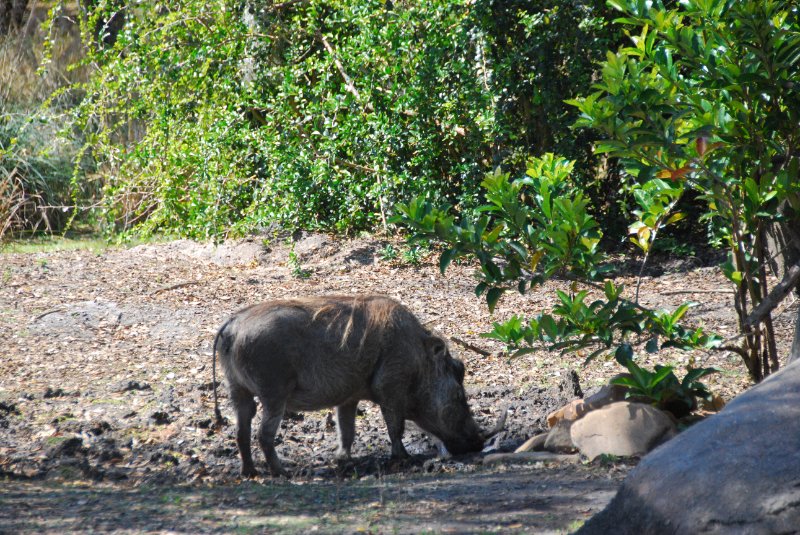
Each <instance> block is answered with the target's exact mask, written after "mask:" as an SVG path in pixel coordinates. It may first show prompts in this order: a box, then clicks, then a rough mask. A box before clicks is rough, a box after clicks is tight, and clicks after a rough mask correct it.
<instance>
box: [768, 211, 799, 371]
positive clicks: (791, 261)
mask: <svg viewBox="0 0 800 535" xmlns="http://www.w3.org/2000/svg"><path fill="white" fill-rule="evenodd" d="M778 210H779V212H780V213H781V214H782V215H783V216H784V217H786V220H784V221H782V222H781V223H776V224H775V225H773V227H772V229H771V230H770V232H769V251H770V255H771V256H772V257H773V261H772V263H771V268H772V270H773V272H774V273H775V275H777V276H778V277H781V276H783V275H784V274H785V273H786V271H787V269H788V268H789V267H791V266H793V265H795V264H797V263H798V262H800V230H799V229H800V215H798V214H797V212H796V211H793V210H792V209H791V208H790V207H789V203H788V202H785V203H783V206H781V207H780V208H779V209H778ZM794 291H795V294H796V295H797V296H799V297H800V283H798V285H797V286H795V288H794ZM796 314H797V317H796V318H795V324H794V342H793V343H792V348H791V350H790V352H789V355H788V358H787V360H786V362H787V363H788V362H792V361H793V360H796V359H800V309H798V311H797V313H796Z"/></svg>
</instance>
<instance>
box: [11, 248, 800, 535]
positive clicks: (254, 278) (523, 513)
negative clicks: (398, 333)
mask: <svg viewBox="0 0 800 535" xmlns="http://www.w3.org/2000/svg"><path fill="white" fill-rule="evenodd" d="M297 238H298V239H297V241H296V242H295V244H294V246H293V250H294V254H290V253H291V251H292V248H290V246H289V245H287V241H286V240H285V239H284V238H280V239H273V240H271V241H270V240H265V239H264V238H262V237H257V238H252V239H249V240H243V241H237V242H230V243H226V244H223V245H221V246H219V247H214V246H212V245H209V244H198V243H194V242H190V241H176V242H169V243H161V244H147V245H139V246H136V247H133V248H128V249H106V250H101V251H89V250H73V251H61V252H37V253H25V254H23V253H13V254H12V253H3V254H1V255H0V277H2V285H0V342H2V344H0V347H2V349H0V357H1V358H0V532H1V533H19V532H37V533H38V532H53V533H56V532H58V533H61V532H65V531H100V532H110V531H116V532H131V533H139V532H187V533H188V532H191V533H195V532H231V531H236V532H247V533H249V532H258V533H262V532H268V533H273V532H288V533H305V532H310V531H317V532H323V533H354V532H364V533H420V532H427V533H478V532H479V533H486V532H502V533H509V532H512V533H513V532H522V533H544V532H552V533H565V532H569V531H572V530H574V529H576V528H577V527H579V526H580V525H581V523H582V522H583V521H585V520H586V519H587V518H589V517H590V516H591V515H592V514H594V513H595V512H597V511H599V510H600V509H602V508H603V507H604V506H605V505H606V503H608V501H609V500H610V499H611V497H612V496H613V494H614V492H615V491H616V489H617V487H618V485H619V483H620V481H621V480H622V479H623V478H624V476H625V474H626V473H627V472H628V471H629V469H630V468H631V467H632V466H633V465H634V464H635V460H622V461H619V460H616V461H609V460H605V461H603V462H600V461H596V462H594V463H591V464H590V463H577V464H575V463H569V462H549V463H541V462H539V463H533V464H515V465H507V464H500V465H484V464H483V463H482V459H483V457H484V455H485V454H480V455H472V456H467V457H457V458H441V457H439V456H438V454H437V447H436V443H435V442H434V441H432V440H431V439H430V438H429V437H427V436H426V435H424V434H423V433H421V432H419V431H418V430H417V429H415V428H414V427H413V425H411V426H410V427H411V428H410V429H408V430H407V432H406V436H405V444H406V447H407V448H408V450H409V451H410V452H411V453H412V454H413V455H414V458H413V459H412V460H411V461H409V462H406V463H402V464H399V465H398V464H396V463H392V462H390V461H389V457H388V454H389V443H388V437H387V435H386V431H385V428H384V425H383V421H382V419H381V417H380V412H379V410H378V409H377V407H375V406H373V405H371V404H369V403H366V402H364V403H362V405H361V406H360V411H359V417H358V421H357V424H356V427H357V431H356V433H357V434H356V442H355V444H354V447H353V455H354V457H355V460H354V461H353V462H352V463H348V464H345V465H339V464H337V463H336V462H335V461H334V455H333V453H334V451H335V449H336V430H335V426H334V424H333V420H332V413H331V411H320V412H316V413H305V414H297V415H291V416H290V417H289V418H287V419H286V420H285V421H284V422H283V424H282V429H281V432H280V436H279V440H280V444H279V446H278V452H279V454H280V455H281V457H282V458H284V459H286V461H285V466H286V467H287V469H289V470H290V471H291V472H292V474H293V476H292V478H291V479H290V480H288V481H287V480H282V479H272V478H270V477H259V478H257V479H255V480H250V481H247V480H245V481H243V480H241V479H240V478H239V476H238V470H239V460H238V456H237V451H236V445H235V442H234V426H233V424H232V423H229V424H228V425H227V426H226V427H224V428H223V429H222V430H215V429H214V428H213V426H212V415H213V404H212V386H213V383H212V379H211V343H212V341H213V336H214V333H215V332H216V329H217V328H218V327H219V325H220V324H221V323H222V322H223V321H224V319H225V318H226V317H227V316H228V315H229V314H230V313H232V312H233V311H235V310H237V309H238V308H240V307H242V306H244V305H246V304H251V303H254V302H258V301H264V300H267V299H270V298H276V297H287V296H299V295H319V294H327V293H346V294H347V293H371V292H375V293H382V294H386V295H390V296H392V297H395V298H397V299H399V300H400V301H402V302H403V303H404V304H406V305H407V306H408V307H410V308H411V309H412V310H413V311H414V312H415V313H416V314H418V315H419V317H420V318H421V320H422V321H423V322H425V323H428V324H429V325H431V326H432V327H434V328H435V329H437V330H438V331H440V332H441V333H443V334H445V335H447V336H448V337H450V338H451V339H453V340H455V339H457V340H460V341H461V342H457V341H454V342H453V343H452V344H451V345H452V350H453V352H454V354H455V355H456V356H458V357H459V358H461V359H462V360H464V362H465V364H466V367H467V378H466V380H465V384H466V385H467V393H468V395H469V398H470V404H471V406H472V408H473V411H474V413H475V416H476V420H478V422H479V423H480V424H481V425H483V426H484V427H489V426H491V425H492V424H493V423H494V422H495V421H496V420H497V418H498V417H499V415H500V412H501V410H502V407H504V406H506V405H510V410H509V416H508V423H507V426H506V430H505V431H504V432H503V433H502V434H501V435H500V436H499V438H498V440H497V441H496V442H495V444H494V446H492V447H490V448H488V449H487V451H486V453H491V452H496V451H501V452H502V451H513V449H514V448H515V447H516V446H518V445H519V444H520V443H521V442H523V441H524V440H525V439H527V438H529V437H530V436H532V435H534V434H537V433H539V432H541V431H542V430H544V428H545V425H546V424H545V421H544V418H545V416H546V415H547V413H548V412H550V411H551V410H553V409H555V408H557V407H558V406H560V405H561V404H563V403H566V402H568V401H570V400H571V399H573V398H574V397H575V392H574V391H572V390H571V389H570V388H567V387H566V386H565V385H566V384H567V383H565V381H564V380H565V378H567V377H568V376H569V374H570V371H571V370H575V371H576V372H577V374H578V376H579V378H580V384H581V386H582V388H583V390H584V392H586V391H591V389H592V388H596V387H597V386H599V385H600V384H602V383H603V382H605V381H607V380H608V378H609V377H611V376H612V375H614V374H616V373H618V372H619V371H620V369H619V367H618V365H617V364H616V363H615V362H614V361H613V359H610V358H602V357H601V358H598V359H596V360H594V361H593V362H591V363H589V364H588V365H584V364H583V360H584V358H583V357H584V356H582V355H572V356H561V355H559V354H555V353H549V352H547V351H544V350H542V351H539V352H536V353H532V354H529V355H526V356H524V357H520V358H518V359H513V360H510V359H508V358H507V357H506V356H505V355H503V354H502V352H501V350H502V347H501V346H500V345H499V344H497V343H494V342H492V341H490V340H486V339H484V338H481V337H479V334H480V333H481V332H486V331H488V330H490V329H491V323H492V321H499V320H502V319H504V318H507V317H508V316H510V315H511V314H513V313H522V314H528V315H531V314H534V313H537V312H539V311H541V310H542V309H544V308H546V307H548V306H550V305H551V304H552V300H553V298H554V297H555V295H554V292H553V290H554V289H555V288H559V287H565V284H562V283H550V284H548V285H547V287H546V288H544V289H543V291H541V292H538V293H535V294H531V295H528V296H517V295H509V296H508V297H504V299H503V300H502V301H501V303H500V304H499V306H498V307H497V310H496V311H495V314H494V315H493V316H492V315H490V314H489V313H488V312H487V310H486V307H485V305H484V302H483V300H482V299H481V298H477V297H475V295H474V292H473V288H474V278H473V276H472V273H473V271H474V266H471V265H468V264H457V265H454V266H452V267H451V268H450V269H449V270H448V272H447V275H446V276H442V275H440V274H439V272H438V268H437V262H436V261H437V257H436V255H430V256H429V257H428V258H426V259H424V261H423V262H422V263H421V265H418V266H414V265H410V264H408V263H404V262H402V261H400V260H399V259H397V258H395V259H390V258H387V257H388V256H391V255H390V254H389V252H390V249H389V248H387V243H388V242H385V241H383V242H382V241H379V240H375V239H372V238H360V239H353V240H348V241H341V240H334V239H332V238H330V237H328V236H324V235H318V234H311V235H303V236H299V237H297ZM265 241H266V242H268V243H266V245H265ZM392 247H393V248H394V250H395V251H397V250H400V249H402V248H403V247H404V246H403V245H402V244H401V243H399V242H394V243H393V244H392ZM290 259H291V260H290ZM702 263H703V262H702V261H700V260H697V259H695V258H690V259H688V260H682V261H668V260H666V259H661V260H657V261H656V262H654V264H653V266H652V268H651V269H650V271H649V273H650V275H649V276H647V277H645V280H644V283H643V286H642V290H641V293H640V302H642V304H644V305H649V306H655V307H666V308H674V307H676V306H678V305H679V304H680V303H681V302H683V301H686V300H692V301H695V302H697V303H698V304H697V306H696V307H694V308H693V309H692V312H691V313H690V314H691V321H693V322H695V323H701V324H703V325H705V327H706V328H707V329H708V330H711V331H715V332H718V333H720V334H722V335H723V336H733V335H735V333H736V319H735V314H734V311H733V307H732V303H731V301H732V295H730V294H729V293H726V292H727V291H728V286H727V284H726V282H725V280H724V279H723V278H722V276H721V275H720V274H719V273H718V271H717V269H715V268H712V267H703V266H702ZM632 272H635V270H632V269H629V268H626V266H620V268H619V271H618V282H620V281H625V282H627V283H628V284H629V286H631V287H632V286H633V284H635V278H634V277H633V276H631V273H632ZM796 307H797V305H796V304H791V305H788V307H784V308H783V309H782V311H783V313H779V315H778V316H777V319H776V327H777V330H778V333H779V336H780V344H779V350H780V352H782V353H783V354H785V353H786V351H787V350H788V346H789V344H790V342H791V338H790V336H791V322H792V318H793V317H794V316H793V314H794V313H796V312H795V311H796ZM465 345H470V346H472V347H473V349H469V348H467V347H465ZM474 348H479V349H481V350H485V351H487V352H489V353H490V355H489V356H484V355H482V354H480V353H479V352H476V351H475V350H474ZM690 358H694V359H695V364H696V365H699V364H704V365H713V366H716V367H719V368H720V369H722V373H720V374H716V375H713V376H710V377H709V378H708V380H707V381H706V382H707V384H708V385H709V386H710V388H711V389H712V390H713V391H714V392H715V393H718V394H721V395H722V396H723V397H725V398H727V399H730V398H731V397H732V396H734V395H736V394H737V393H739V392H741V391H742V390H743V389H744V388H746V387H747V385H748V379H747V377H746V374H745V372H744V369H743V366H742V365H741V364H740V363H739V361H738V357H737V356H735V355H730V354H725V353H712V354H695V355H688V354H683V353H680V352H675V353H669V352H667V353H664V352H662V353H660V354H658V359H659V361H658V362H661V363H670V364H674V365H676V366H677V367H681V366H684V365H686V364H688V363H689V362H690V360H689V359H690ZM649 364H652V362H651V363H649ZM219 393H220V397H221V400H222V402H223V414H224V415H225V416H226V417H227V418H228V420H229V421H230V422H233V420H234V418H233V414H232V411H231V410H230V409H229V407H228V406H227V397H226V393H225V391H224V388H220V389H219ZM257 418H258V417H257ZM256 455H257V459H261V457H260V452H256Z"/></svg>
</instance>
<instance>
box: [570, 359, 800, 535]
mask: <svg viewBox="0 0 800 535" xmlns="http://www.w3.org/2000/svg"><path fill="white" fill-rule="evenodd" d="M798 400H800V361H798V362H792V363H791V364H790V365H788V366H786V368H784V369H783V370H781V371H780V372H778V373H775V374H774V375H771V376H770V377H768V378H767V379H766V380H764V381H763V382H762V383H761V384H759V385H757V386H754V387H753V388H751V389H750V390H748V391H747V392H745V393H744V394H741V395H740V396H738V397H737V398H736V399H734V400H733V401H731V402H730V403H729V404H728V405H727V406H726V407H725V409H723V410H722V411H721V412H720V413H719V414H716V415H713V416H710V417H709V418H706V419H705V420H703V421H702V422H700V423H698V424H696V425H695V426H693V427H691V428H689V429H688V430H687V431H684V432H683V433H681V434H680V435H679V436H678V437H677V438H675V439H673V440H671V441H669V442H668V443H667V444H664V445H663V446H661V447H660V448H658V449H656V450H655V451H654V452H652V453H651V454H650V455H647V456H646V457H645V458H644V459H642V461H641V462H640V463H639V465H638V466H637V467H636V468H635V469H634V470H633V471H632V472H631V473H630V475H629V476H628V477H627V478H626V479H625V481H624V482H623V484H622V486H621V488H620V490H619V491H618V492H617V495H616V496H615V497H614V499H613V500H612V501H611V503H610V504H609V505H608V507H606V509H604V510H603V511H601V512H600V513H599V514H597V515H596V516H595V517H593V518H592V519H590V520H589V522H587V523H586V524H585V525H584V526H583V527H582V528H581V529H580V530H579V531H578V533H580V534H582V535H592V534H596V533H597V534H600V533H617V534H623V535H624V534H645V535H647V534H654V535H659V534H668V533H669V534H673V533H748V534H750V533H753V534H762V533H763V534H768V533H797V532H798V530H800V403H798ZM590 414H591V413H590ZM573 429H574V426H573Z"/></svg>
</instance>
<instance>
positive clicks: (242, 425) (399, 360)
mask: <svg viewBox="0 0 800 535" xmlns="http://www.w3.org/2000/svg"><path fill="white" fill-rule="evenodd" d="M218 349H219V354H220V361H221V362H222V366H223V368H224V369H225V375H226V378H227V380H228V386H229V389H230V396H231V400H232V402H233V406H234V408H235V409H236V419H237V434H236V443H237V445H238V447H239V453H240V454H241V457H242V475H244V476H248V477H249V476H253V475H255V474H256V470H255V467H254V466H253V457H252V454H251V451H250V435H251V421H252V419H253V416H254V415H255V413H256V403H255V400H254V397H256V396H257V397H258V398H259V400H260V401H261V405H262V407H263V415H262V416H263V418H262V421H261V427H260V429H259V433H258V440H259V443H260V444H261V449H262V450H263V451H264V455H265V457H266V460H267V464H268V466H269V468H270V471H271V472H272V474H273V475H286V471H285V470H284V469H283V467H282V466H281V463H280V461H279V460H278V455H277V453H276V452H275V445H274V441H275V434H276V433H277V431H278V427H279V426H280V423H281V419H282V418H283V415H284V412H285V411H287V410H288V411H313V410H319V409H323V408H326V407H336V421H337V428H338V438H339V448H338V451H337V458H344V459H346V458H349V456H350V448H351V446H352V444H353V438H354V436H355V417H356V408H357V406H358V402H359V401H360V400H363V399H367V400H370V401H373V402H375V403H377V404H378V405H379V406H380V409H381V413H382V414H383V418H384V420H385V421H386V427H387V428H388V431H389V439H390V441H391V444H392V457H393V458H405V457H408V452H406V449H405V447H404V446H403V442H402V438H403V431H404V428H405V421H406V420H411V421H413V422H415V423H416V424H417V425H418V426H419V427H421V428H422V429H424V430H426V431H427V432H429V433H431V434H433V435H435V436H436V437H438V438H439V439H440V440H441V441H442V442H443V443H444V445H445V447H446V448H447V449H448V450H449V451H450V452H451V453H453V454H463V453H468V452H476V451H480V450H481V449H482V448H483V444H484V442H485V440H487V439H488V438H490V437H491V436H492V435H493V434H495V433H497V431H499V430H500V428H502V425H503V422H504V417H503V418H501V422H500V423H499V424H498V426H497V428H496V429H495V430H494V431H492V432H490V433H484V432H482V431H481V429H480V428H479V427H478V425H477V424H476V423H475V420H474V419H473V418H472V414H471V413H470V409H469V406H468V405H467V399H466V396H465V394H464V365H463V364H462V363H461V361H459V360H456V359H454V358H453V357H451V356H450V352H449V351H448V349H447V344H446V343H445V341H444V340H443V339H442V338H440V337H439V336H436V335H435V334H432V333H431V332H430V331H429V330H428V329H426V328H424V327H423V326H422V325H421V324H420V322H419V321H418V320H417V318H416V317H414V315H413V314H412V313H411V312H410V311H409V310H408V309H407V308H405V307H404V306H403V305H401V304H399V303H398V302H396V301H394V300H392V299H389V298H387V297H381V296H358V297H353V296H331V297H311V298H306V299H291V300H282V301H272V302H268V303H263V304H259V305H254V306H250V307H248V308H245V309H243V310H240V311H239V312H237V313H236V314H234V315H233V316H232V317H231V318H230V319H229V320H228V321H226V322H225V324H224V325H222V327H221V328H220V330H219V332H218V333H217V336H216V338H215V339H214V368H213V370H214V381H215V384H216V353H217V350H218ZM214 408H215V412H216V416H217V420H218V421H221V419H222V417H221V414H220V412H219V405H218V403H217V400H216V389H215V390H214Z"/></svg>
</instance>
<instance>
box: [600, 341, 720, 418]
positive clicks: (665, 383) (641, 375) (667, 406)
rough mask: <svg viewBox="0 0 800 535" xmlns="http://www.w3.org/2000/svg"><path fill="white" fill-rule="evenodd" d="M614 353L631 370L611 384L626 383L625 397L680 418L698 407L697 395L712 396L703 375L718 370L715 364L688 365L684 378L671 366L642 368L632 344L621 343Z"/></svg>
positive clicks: (620, 362) (623, 385)
mask: <svg viewBox="0 0 800 535" xmlns="http://www.w3.org/2000/svg"><path fill="white" fill-rule="evenodd" d="M614 357H615V358H616V360H617V362H619V364H621V365H622V366H624V367H625V368H626V369H627V370H628V375H623V376H620V377H617V378H615V379H612V380H611V384H614V385H618V386H622V387H624V388H625V389H626V390H627V392H626V393H625V397H626V398H633V399H636V400H637V401H643V402H646V403H652V404H653V405H656V406H658V407H659V408H661V409H663V410H666V411H669V412H671V413H672V414H674V415H675V417H677V418H681V417H683V416H686V415H687V414H689V413H691V412H692V411H693V410H694V409H696V408H697V398H700V399H705V400H708V401H710V400H711V398H712V396H711V392H709V391H708V389H707V388H706V386H705V385H704V384H703V383H701V382H700V379H702V378H703V377H705V376H707V375H711V374H712V373H717V372H718V370H717V369H715V368H689V369H688V371H687V372H686V375H685V376H684V377H683V379H682V380H678V378H677V376H676V375H675V369H674V368H673V367H672V366H659V365H656V367H655V369H654V371H649V370H646V369H644V368H641V367H640V366H639V365H638V364H636V362H635V361H634V358H633V349H632V348H631V346H629V345H622V346H620V347H619V348H618V349H617V351H616V352H615V355H614Z"/></svg>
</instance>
